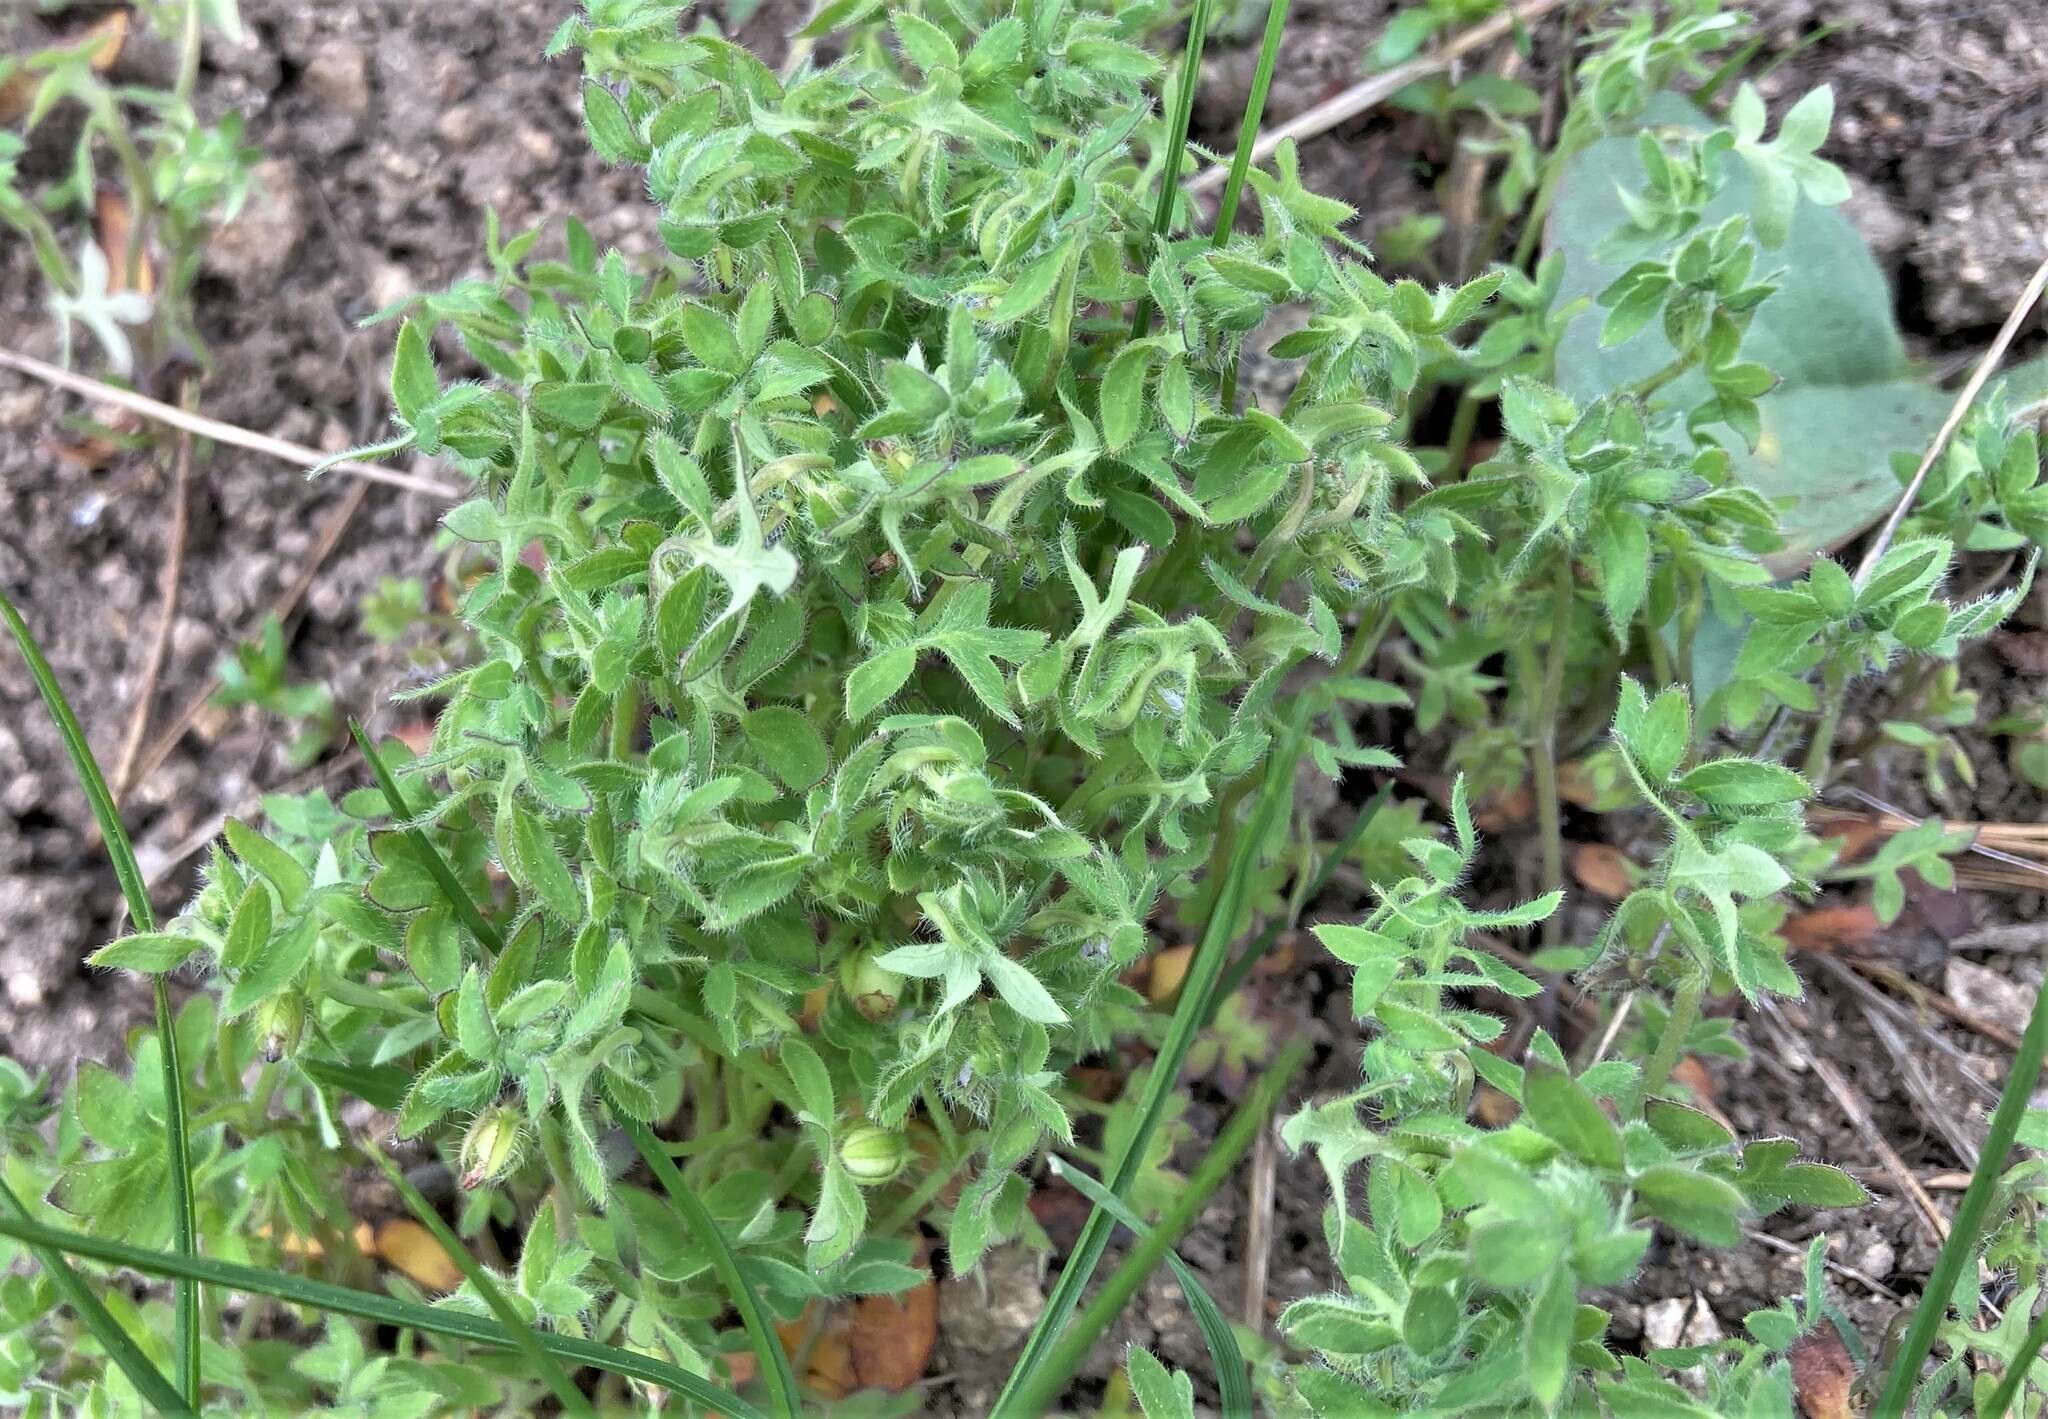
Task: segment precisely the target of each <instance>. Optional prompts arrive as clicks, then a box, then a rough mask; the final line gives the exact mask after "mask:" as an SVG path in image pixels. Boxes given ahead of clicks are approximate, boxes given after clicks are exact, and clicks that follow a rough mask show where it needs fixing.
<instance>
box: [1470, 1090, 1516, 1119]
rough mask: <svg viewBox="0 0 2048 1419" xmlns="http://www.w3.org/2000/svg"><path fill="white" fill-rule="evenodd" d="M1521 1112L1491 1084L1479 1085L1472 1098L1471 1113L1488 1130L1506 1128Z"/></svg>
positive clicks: (1512, 1101) (1511, 1100)
mask: <svg viewBox="0 0 2048 1419" xmlns="http://www.w3.org/2000/svg"><path fill="white" fill-rule="evenodd" d="M1521 1111H1522V1110H1521V1108H1520V1106H1519V1105H1517V1104H1516V1103H1515V1101H1514V1100H1513V1099H1510V1098H1509V1097H1508V1096H1507V1095H1506V1094H1503V1093H1502V1092H1501V1091H1500V1090H1498V1089H1496V1088H1494V1087H1493V1086H1492V1085H1491V1084H1481V1085H1480V1086H1479V1089H1478V1091H1477V1092H1476V1093H1475V1094H1473V1096H1472V1112H1473V1113H1474V1114H1475V1115H1477V1116H1478V1119H1479V1121H1480V1122H1481V1123H1483V1124H1485V1125H1486V1126H1487V1127H1488V1128H1506V1127H1507V1126H1508V1125H1509V1124H1511V1123H1513V1122H1514V1121H1515V1116H1516V1115H1518V1114H1519V1113H1521Z"/></svg>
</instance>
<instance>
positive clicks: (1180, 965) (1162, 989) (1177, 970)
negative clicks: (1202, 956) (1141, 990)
mask: <svg viewBox="0 0 2048 1419" xmlns="http://www.w3.org/2000/svg"><path fill="white" fill-rule="evenodd" d="M1194 959H1195V948H1194V947H1192V946H1168V947H1165V948H1164V949H1162V950H1158V951H1154V952H1153V953H1152V970H1151V972H1150V973H1149V974H1148V975H1147V976H1146V977H1145V998H1146V999H1147V1000H1149V1001H1151V1002H1152V1003H1153V1004H1154V1005H1165V1004H1167V1003H1168V1002H1170V1001H1171V1000H1172V999H1173V998H1174V996H1176V995H1178V994H1180V983H1181V982H1182V981H1184V980H1186V979H1187V978H1188V965H1189V964H1190V963H1191V962H1192V961H1193V960H1194Z"/></svg>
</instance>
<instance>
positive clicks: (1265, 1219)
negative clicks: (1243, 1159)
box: [1240, 1124, 1280, 1336]
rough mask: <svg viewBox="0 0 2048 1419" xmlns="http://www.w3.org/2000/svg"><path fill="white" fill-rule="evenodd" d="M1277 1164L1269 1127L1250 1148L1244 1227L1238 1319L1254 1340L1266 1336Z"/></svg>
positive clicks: (1271, 1131)
mask: <svg viewBox="0 0 2048 1419" xmlns="http://www.w3.org/2000/svg"><path fill="white" fill-rule="evenodd" d="M1279 1163H1280V1153H1279V1150H1278V1149H1277V1148H1276V1147H1274V1144H1273V1128H1272V1125H1271V1124H1268V1125H1267V1126H1265V1127H1263V1128H1261V1129H1260V1130H1259V1136H1258V1138H1257V1139H1256V1140H1255V1141H1254V1142H1253V1144H1252V1176H1251V1183H1250V1186H1249V1197H1248V1199H1247V1204H1246V1205H1247V1211H1246V1215H1245V1224H1244V1311H1243V1313H1242V1315H1241V1317H1240V1318H1241V1319H1242V1320H1243V1321H1244V1324H1245V1329H1247V1330H1249V1331H1251V1333H1252V1334H1254V1335H1257V1336H1264V1335H1265V1333H1266V1278H1267V1274H1268V1267H1269V1265H1270V1264H1271V1261H1272V1257H1273V1201H1274V1198H1273V1182H1274V1177H1275V1174H1276V1173H1277V1172H1278V1170H1279Z"/></svg>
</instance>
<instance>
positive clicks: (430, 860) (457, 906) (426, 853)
mask: <svg viewBox="0 0 2048 1419" xmlns="http://www.w3.org/2000/svg"><path fill="white" fill-rule="evenodd" d="M348 729H349V733H350V734H352V735H354V736H355V741H356V746H357V747H358V748H359V749H361V750H362V751H363V757H364V758H365V759H367V760H368V761H369V764H370V774H371V776H372V777H373V778H375V779H376V781H377V787H378V788H379V789H380V790H382V792H383V794H384V801H385V803H386V804H388V805H389V806H390V808H391V812H392V814H393V815H394V816H395V817H397V818H398V819H399V821H401V822H404V821H407V820H409V819H410V818H411V817H412V816H413V811H412V806H411V805H410V804H408V803H407V802H406V801H405V794H404V792H403V791H402V790H401V789H400V788H399V786H398V780H397V779H395V778H393V777H392V776H391V772H390V770H388V769H386V768H385V767H384V761H383V760H382V759H381V758H379V757H378V754H377V751H376V749H375V748H373V747H372V746H371V744H370V739H369V736H368V735H366V734H365V733H363V727H362V726H361V725H360V724H358V723H356V721H354V720H353V719H351V720H350V721H349V724H348ZM402 831H404V832H407V833H409V834H411V836H412V840H413V846H414V848H415V849H416V850H417V851H418V853H419V854H420V859H421V861H422V862H424V863H425V864H426V868H427V871H428V873H429V874H430V875H432V877H433V879H434V882H435V884H436V885H437V886H439V887H440V889H441V893H442V895H443V896H445V897H446V898H447V899H448V905H449V906H450V908H452V909H453V910H454V912H455V914H456V916H458V917H459V918H461V920H462V921H463V923H464V924H465V925H466V926H468V927H469V929H470V931H471V932H472V933H474V934H475V936H476V938H477V940H478V941H480V942H482V943H483V944H484V945H485V946H486V947H488V948H489V949H490V950H491V951H492V952H494V953H495V952H497V951H501V950H503V949H504V944H503V940H502V938H500V936H499V935H498V933H497V931H496V930H495V929H494V928H493V927H492V926H491V924H490V923H489V922H488V921H486V920H485V919H484V916H483V913H482V912H480V911H478V910H477V906H476V903H475V902H473V901H471V900H470V898H469V893H468V892H466V891H464V890H463V887H462V883H461V882H460V881H459V880H457V878H456V876H455V872H454V869H452V868H451V867H449V865H448V863H447V862H446V860H445V859H443V858H442V856H441V852H440V849H438V848H436V847H435V846H434V844H433V843H432V842H431V841H429V840H428V838H427V835H426V834H425V833H422V832H420V831H419V830H418V829H417V828H406V829H403V830H402ZM605 1102H606V1105H607V1107H610V1106H611V1100H610V1097H609V1095H607V1097H606V1100H605ZM612 1116H613V1117H614V1118H616V1119H617V1120H618V1121H619V1122H620V1123H622V1124H624V1125H625V1127H626V1132H627V1134H628V1135H629V1136H630V1137H631V1138H632V1140H633V1146H634V1147H635V1148H637V1149H639V1150H640V1156H641V1157H642V1158H644V1159H645V1160H646V1161H647V1166H648V1167H649V1168H651V1169H653V1170H654V1175H655V1177H657V1178H658V1179H660V1181H661V1185H662V1188H663V1190H664V1191H666V1192H667V1193H668V1195H669V1200H670V1201H671V1202H673V1203H674V1204H675V1206H676V1210H677V1211H679V1212H681V1213H682V1214H683V1220H684V1222H685V1223H687V1224H688V1226H689V1228H690V1230H691V1231H692V1232H693V1233H694V1234H695V1235H696V1237H697V1239H698V1241H700V1242H701V1243H703V1245H704V1248H705V1250H706V1251H708V1252H709V1253H710V1254H711V1265H712V1270H713V1271H714V1272H715V1273H716V1274H717V1276H718V1279H719V1281H720V1282H721V1283H722V1284H723V1285H724V1286H725V1289H726V1294H727V1297H728V1299H729V1300H731V1302H732V1306H733V1309H734V1310H735V1311H737V1312H738V1313H739V1317H740V1324H741V1325H743V1326H744V1327H745V1328H746V1332H747V1338H748V1339H749V1340H751V1341H752V1342H753V1346H754V1354H755V1357H756V1359H758V1360H759V1361H760V1366H761V1375H762V1378H763V1380H764V1381H765V1382H766V1383H767V1385H768V1392H769V1394H770V1396H771V1397H772V1400H773V1403H774V1406H775V1411H776V1413H777V1414H778V1415H781V1416H794V1415H795V1414H796V1413H797V1412H798V1407H799V1399H798V1395H797V1387H796V1374H795V1372H794V1371H793V1370H792V1369H791V1368H790V1364H789V1356H788V1355H786V1354H785V1353H784V1352H783V1349H782V1342H781V1340H780V1338H779V1337H777V1335H776V1334H775V1328H774V1326H772V1325H771V1324H769V1322H768V1318H767V1312H766V1311H765V1310H763V1308H762V1306H761V1300H760V1297H758V1296H757V1295H755V1294H754V1288H753V1287H752V1286H751V1285H749V1284H748V1282H747V1278H746V1277H745V1276H744V1275H742V1274H741V1272H740V1269H739V1262H738V1261H737V1260H736V1259H735V1258H734V1256H733V1254H732V1249H731V1248H730V1247H729V1246H727V1245H726V1241H725V1237H724V1235H723V1234H722V1233H720V1232H719V1230H718V1223H717V1222H716V1221H715V1220H714V1219H713V1218H712V1216H711V1213H710V1212H709V1211H708V1210H706V1208H705V1206H704V1204H703V1203H702V1202H701V1201H699V1200H698V1198H697V1196H696V1194H694V1193H692V1192H691V1191H690V1188H689V1185H688V1184H687V1183H685V1182H684V1181H683V1176H682V1174H681V1173H679V1172H677V1171H676V1166H675V1163H674V1162H673V1161H672V1160H671V1159H670V1158H669V1156H668V1153H667V1152H666V1151H665V1150H664V1149H663V1148H662V1147H661V1144H660V1142H659V1141H658V1140H657V1139H656V1138H655V1137H654V1135H653V1133H651V1132H650V1131H649V1130H648V1128H647V1126H646V1125H645V1124H642V1123H640V1122H639V1121H638V1120H635V1119H632V1118H628V1117H627V1116H626V1114H625V1113H624V1112H623V1111H622V1110H620V1109H618V1108H616V1107H613V1108H612ZM439 1220H440V1219H439V1218H438V1217H437V1218H436V1219H435V1221H436V1222H438V1221H439ZM444 1245H445V1243H444ZM457 1250H458V1251H461V1257H464V1258H466V1257H467V1256H468V1252H467V1251H462V1250H461V1247H460V1244H459V1243H458V1244H457ZM451 1255H452V1254H451ZM455 1264H456V1265H457V1266H463V1261H462V1259H461V1258H457V1259H456V1263H455ZM470 1265H471V1266H474V1265H475V1263H474V1262H471V1263H470ZM463 1274H464V1275H469V1270H468V1267H464V1270H463ZM470 1279H471V1281H472V1282H474V1281H475V1279H476V1278H475V1277H471V1278H470ZM477 1289H478V1290H480V1291H481V1290H483V1287H481V1286H479V1287H478V1288H477ZM486 1299H489V1297H488V1294H486ZM492 1309H493V1310H496V1309H497V1308H496V1306H493V1307H492Z"/></svg>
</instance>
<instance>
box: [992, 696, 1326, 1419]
mask: <svg viewBox="0 0 2048 1419" xmlns="http://www.w3.org/2000/svg"><path fill="white" fill-rule="evenodd" d="M1305 711H1306V706H1303V707H1302V708H1301V709H1297V710H1296V712H1295V715H1294V719H1293V722H1292V723H1291V724H1290V725H1289V726H1288V728H1287V731H1286V733H1285V734H1284V735H1283V736H1282V738H1281V741H1280V743H1279V744H1278V745H1276V746H1275V748H1274V750H1273V753H1272V757H1271V758H1270V759H1269V760H1268V761H1267V764H1266V779H1265V783H1264V784H1263V785H1262V786H1261V788H1260V790H1259V796H1258V799H1257V801H1256V802H1255V803H1254V804H1253V806H1252V814H1251V820H1250V821H1249V822H1248V823H1247V824H1246V825H1245V830H1244V832H1243V834H1242V835H1241V836H1240V837H1239V838H1238V840H1237V849H1236V851H1235V852H1233V853H1232V854H1231V857H1230V865H1229V867H1228V868H1227V870H1226V872H1225V875H1224V879H1223V888H1222V890H1221V891H1220V892H1219V893H1218V894H1217V898H1216V907H1215V910H1214V911H1212V912H1211V913H1210V916H1209V921H1208V924H1207V925H1206V926H1205V927H1204V928H1203V931H1202V940H1201V942H1200V944H1199V945H1198V946H1197V947H1196V948H1195V957H1194V960H1193V961H1192V962H1190V963H1189V966H1188V975H1187V979H1186V980H1185V981H1184V982H1183V983H1182V985H1181V992H1180V1004H1179V1005H1178V1006H1177V1007H1176V1008H1175V1010H1174V1012H1173V1019H1172V1021H1171V1023H1169V1024H1168V1026H1167V1029H1166V1039H1165V1041H1164V1042H1163V1043H1162V1044H1161V1045H1160V1047H1159V1057H1158V1058H1157V1059H1155V1060H1154V1061H1153V1064H1152V1072H1151V1074H1150V1076H1149V1077H1148V1078H1147V1079H1146V1083H1145V1093H1144V1097H1143V1098H1142V1099H1140V1100H1139V1103H1138V1117H1137V1123H1136V1126H1135V1127H1134V1128H1133V1129H1132V1130H1131V1136H1130V1139H1129V1141H1128V1142H1127V1143H1126V1144H1125V1147H1124V1152H1123V1156H1122V1157H1120V1158H1119V1159H1118V1160H1117V1164H1116V1167H1115V1169H1114V1170H1113V1171H1112V1172H1111V1174H1110V1177H1109V1190H1110V1192H1111V1193H1113V1194H1114V1195H1115V1196H1117V1197H1119V1198H1122V1197H1126V1196H1128V1195H1129V1193H1130V1190H1131V1184H1132V1183H1133V1182H1135V1181H1136V1180H1137V1175H1138V1168H1139V1166H1140V1165H1141V1164H1142V1162H1143V1160H1144V1157H1145V1150H1146V1148H1147V1147H1148V1146H1149V1145H1150V1144H1151V1141H1152V1133H1153V1130H1155V1129H1156V1128H1158V1126H1159V1121H1160V1119H1161V1118H1162V1117H1163V1116H1164V1114H1165V1111H1166V1100H1167V1097H1168V1096H1169V1095H1170V1094H1171V1093H1172V1091H1173V1086H1174V1083H1175V1082H1176V1081H1177V1080H1178V1079H1179V1077H1180V1069H1181V1065H1182V1064H1183V1063H1184V1062H1185V1061H1186V1059H1187V1053H1188V1049H1189V1048H1190V1047H1191V1046H1192V1045H1193V1044H1194V1042H1195V1034H1196V1031H1197V1030H1198V1028H1199V1027H1200V1024H1201V1021H1202V1017H1203V1012H1204V1011H1205V1010H1206V1009H1207V1007H1208V1001H1209V997H1210V995H1211V993H1212V992H1213V990H1214V988H1215V985H1216V980H1217V977H1218V976H1219V975H1221V974H1222V970H1223V964H1224V958H1225V956H1226V955H1227V954H1228V953H1229V950H1230V937H1231V936H1232V935H1233V934H1234V933H1235V932H1236V931H1237V930H1238V922H1239V919H1240V918H1241V917H1242V916H1243V915H1244V913H1245V910H1246V905H1247V903H1246V898H1247V895H1248V893H1249V890H1250V884H1251V877H1252V872H1253V871H1254V869H1255V868H1256V866H1257V864H1258V857H1259V850H1260V848H1261V847H1262V846H1264V844H1265V841H1266V839H1267V837H1268V836H1269V835H1270V834H1271V832H1272V829H1273V825H1274V824H1275V823H1276V822H1277V821H1278V820H1279V817H1280V815H1281V814H1282V813H1284V812H1285V811H1286V807H1287V804H1288V803H1289V801H1290V800H1291V799H1292V797H1293V793H1294V766H1295V764H1296V763H1297V762H1298V761H1299V760H1300V758H1301V750H1302V741H1303V722H1304V719H1305V717H1306V714H1305ZM1114 1226H1115V1222H1114V1220H1113V1219H1112V1218H1111V1217H1110V1215H1109V1214H1108V1213H1107V1212H1105V1211H1104V1210H1103V1209H1102V1208H1100V1207H1098V1208H1096V1209H1095V1210H1094V1211H1092V1212H1090V1213H1089V1214H1088V1221H1087V1223H1086V1224H1085V1225H1084V1226H1083V1227H1082V1228H1081V1237H1080V1240H1079V1241H1077V1242H1076V1243H1075V1244H1074V1250H1073V1251H1072V1252H1071V1253H1069V1254H1068V1256H1067V1261H1066V1265H1065V1266H1063V1267H1062V1268H1061V1269H1060V1275H1059V1280H1058V1281H1056V1282H1055V1283H1054V1284H1053V1289H1052V1294H1051V1295H1050V1296H1048V1297H1047V1298H1046V1303H1045V1310H1044V1311H1043V1312H1042V1313H1041V1314H1040V1315H1039V1317H1038V1324H1037V1325H1036V1326H1035V1327H1033V1329H1032V1331H1031V1336H1030V1338H1029V1339H1028V1340H1027V1341H1026V1342H1025V1345H1024V1353H1023V1354H1022V1355H1021V1356H1019V1357H1018V1360H1017V1363H1016V1365H1015V1366H1014V1367H1013V1368H1012V1369H1011V1371H1010V1376H1009V1378H1008V1379H1007V1380H1005V1381H1004V1383H1003V1390H1002V1393H1001V1394H999V1395H997V1396H996V1403H995V1408H994V1410H993V1411H992V1415H993V1419H1020V1416H1022V1415H1024V1414H1028V1413H1031V1412H1032V1411H1030V1410H1027V1409H1024V1408H1022V1407H1021V1406H1020V1405H1019V1404H1018V1396H1019V1392H1020V1391H1021V1390H1022V1389H1023V1388H1024V1387H1025V1386H1026V1385H1027V1384H1029V1383H1030V1379H1029V1377H1030V1375H1031V1374H1032V1372H1033V1371H1034V1370H1036V1369H1037V1368H1038V1366H1039V1365H1041V1364H1042V1363H1043V1362H1044V1361H1045V1358H1046V1356H1047V1354H1048V1353H1049V1352H1050V1351H1051V1349H1052V1347H1053V1345H1054V1344H1055V1343H1056V1342H1057V1341H1058V1340H1059V1337H1060V1332H1061V1331H1062V1330H1063V1329H1064V1328H1065V1327H1066V1323H1067V1318H1068V1317H1069V1316H1071V1315H1072V1314H1073V1312H1074V1307H1075V1306H1076V1305H1077V1304H1078V1303H1079V1301H1080V1299H1081V1293H1082V1292H1083V1291H1084V1290H1086V1289H1087V1286H1088V1281H1089V1278H1090V1277H1091V1276H1093V1275H1094V1273H1095V1267H1096V1264H1097V1263H1098V1262H1100V1261H1101V1260H1102V1252H1103V1249H1104V1248H1105V1247H1107V1246H1108V1245H1109V1235H1110V1232H1111V1230H1112V1229H1113V1228H1114Z"/></svg>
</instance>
